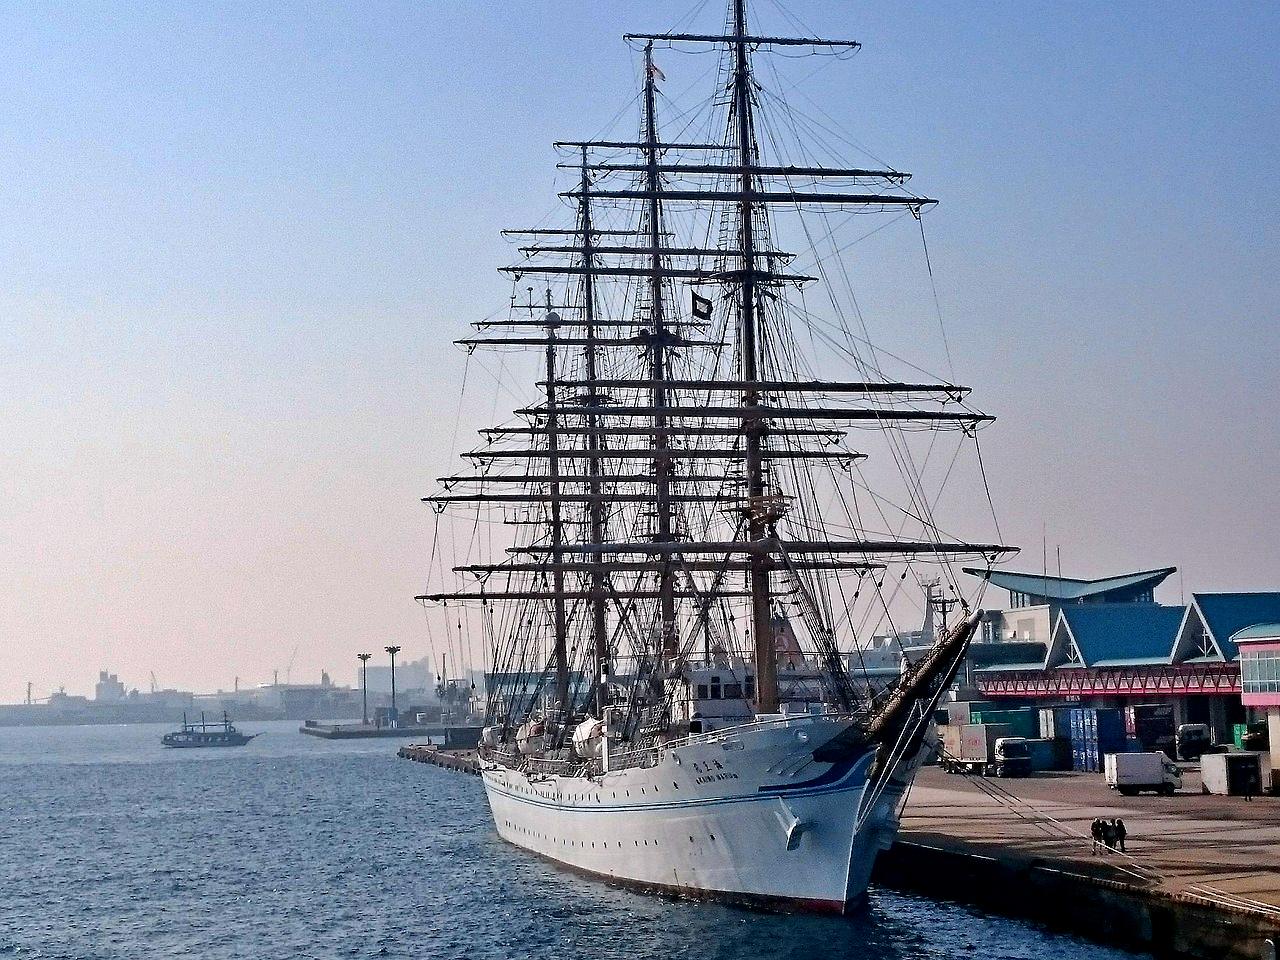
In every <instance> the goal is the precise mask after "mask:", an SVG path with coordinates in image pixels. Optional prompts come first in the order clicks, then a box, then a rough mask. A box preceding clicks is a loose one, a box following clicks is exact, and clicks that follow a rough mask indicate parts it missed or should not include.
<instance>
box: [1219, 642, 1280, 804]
mask: <svg viewBox="0 0 1280 960" xmlns="http://www.w3.org/2000/svg"><path fill="white" fill-rule="evenodd" d="M1231 641H1232V642H1233V643H1234V644H1235V645H1236V646H1237V648H1239V650H1240V699H1241V700H1242V701H1243V702H1244V705H1245V706H1246V707H1254V708H1256V709H1259V710H1265V711H1266V712H1267V735H1268V739H1269V741H1270V747H1271V757H1272V764H1271V787H1272V789H1273V790H1280V770H1277V769H1276V767H1277V764H1276V762H1275V761H1276V759H1277V758H1280V623H1259V624H1255V625H1253V626H1251V627H1245V628H1244V629H1243V630H1239V631H1237V632H1236V633H1234V634H1232V636H1231Z"/></svg>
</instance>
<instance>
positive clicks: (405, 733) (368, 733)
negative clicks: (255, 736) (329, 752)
mask: <svg viewBox="0 0 1280 960" xmlns="http://www.w3.org/2000/svg"><path fill="white" fill-rule="evenodd" d="M480 729H481V728H480V727H477V726H456V725H455V726H449V725H445V724H439V723H435V724H420V725H415V726H403V725H401V726H396V727H387V726H383V727H377V726H374V725H373V724H371V723H318V722H317V721H315V720H308V721H306V722H305V723H304V724H303V725H302V726H301V727H299V728H298V732H299V733H305V734H306V735H307V736H309V737H319V738H320V739H322V740H373V739H399V740H406V739H410V738H418V739H422V740H426V739H428V738H431V737H434V738H436V739H439V740H443V741H444V746H445V747H447V748H449V749H467V748H472V747H475V745H476V744H477V743H479V742H480Z"/></svg>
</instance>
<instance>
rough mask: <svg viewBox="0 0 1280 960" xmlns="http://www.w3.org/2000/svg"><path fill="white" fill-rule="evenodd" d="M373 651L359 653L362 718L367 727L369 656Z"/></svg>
mask: <svg viewBox="0 0 1280 960" xmlns="http://www.w3.org/2000/svg"><path fill="white" fill-rule="evenodd" d="M372 656H373V654H372V653H357V654H356V659H357V660H359V661H360V720H361V723H363V724H364V725H365V726H366V727H367V726H368V725H369V658H370V657H372Z"/></svg>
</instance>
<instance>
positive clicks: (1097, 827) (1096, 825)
mask: <svg viewBox="0 0 1280 960" xmlns="http://www.w3.org/2000/svg"><path fill="white" fill-rule="evenodd" d="M1089 833H1090V835H1091V836H1092V837H1093V851H1092V852H1091V853H1090V856H1094V857H1096V856H1097V855H1098V844H1100V843H1102V818H1101V817H1094V818H1093V823H1091V824H1090V825H1089Z"/></svg>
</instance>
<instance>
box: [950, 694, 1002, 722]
mask: <svg viewBox="0 0 1280 960" xmlns="http://www.w3.org/2000/svg"><path fill="white" fill-rule="evenodd" d="M983 709H987V710H994V709H996V707H995V704H993V703H991V701H989V700H955V701H953V702H951V703H948V704H947V723H948V724H951V725H952V726H956V727H962V726H964V725H965V724H966V723H973V722H974V720H973V711H974V710H983Z"/></svg>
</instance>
